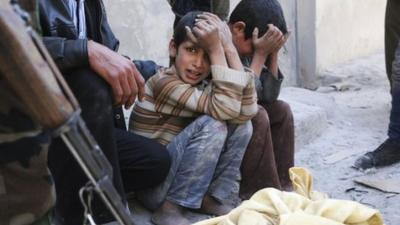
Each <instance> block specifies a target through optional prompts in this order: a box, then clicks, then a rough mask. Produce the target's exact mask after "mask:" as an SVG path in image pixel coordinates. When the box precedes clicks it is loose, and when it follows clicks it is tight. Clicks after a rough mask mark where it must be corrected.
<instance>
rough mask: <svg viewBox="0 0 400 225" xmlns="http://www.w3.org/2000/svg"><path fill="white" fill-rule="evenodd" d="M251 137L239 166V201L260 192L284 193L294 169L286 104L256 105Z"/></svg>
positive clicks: (291, 125)
mask: <svg viewBox="0 0 400 225" xmlns="http://www.w3.org/2000/svg"><path fill="white" fill-rule="evenodd" d="M252 124H253V136H252V138H251V140H250V143H249V145H248V147H247V149H246V152H245V155H244V158H243V161H242V165H241V174H242V181H241V183H240V197H241V198H242V199H248V198H250V197H251V196H252V195H253V194H254V193H255V192H257V191H258V190H260V189H262V188H266V187H273V188H277V189H286V188H287V187H288V186H289V185H290V179H289V173H288V170H289V168H290V167H292V166H293V165H294V123H293V114H292V111H291V109H290V106H289V104H287V103H286V102H283V101H280V100H277V101H275V102H274V103H272V104H269V105H259V109H258V113H257V115H256V116H255V117H254V118H253V119H252Z"/></svg>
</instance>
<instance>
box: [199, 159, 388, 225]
mask: <svg viewBox="0 0 400 225" xmlns="http://www.w3.org/2000/svg"><path fill="white" fill-rule="evenodd" d="M289 173H290V178H291V180H292V184H293V189H294V191H295V192H296V193H294V192H284V191H279V190H277V189H274V188H265V189H262V190H260V191H258V192H257V193H255V194H254V195H253V196H252V197H251V198H250V200H247V201H244V202H242V204H241V205H240V206H238V207H237V208H235V209H234V210H232V211H231V212H230V213H229V214H227V215H224V216H220V217H216V218H212V219H208V220H204V221H200V222H198V223H195V224H194V225H344V224H347V225H384V222H383V219H382V216H381V214H380V213H379V211H377V210H375V209H372V208H369V207H367V206H364V205H362V204H360V203H357V202H353V201H347V200H336V199H329V198H328V196H327V195H325V194H323V193H320V192H316V191H313V190H312V186H313V180H312V176H311V174H310V173H309V172H308V171H307V170H306V169H304V168H300V167H293V168H291V169H290V170H289Z"/></svg>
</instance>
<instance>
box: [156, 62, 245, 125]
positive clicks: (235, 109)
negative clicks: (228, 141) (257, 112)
mask: <svg viewBox="0 0 400 225" xmlns="http://www.w3.org/2000/svg"><path fill="white" fill-rule="evenodd" d="M211 73H212V79H211V82H210V83H209V84H208V85H207V86H206V87H205V88H204V89H202V88H199V87H198V86H194V87H193V86H191V85H190V84H186V83H184V82H183V81H182V80H181V79H179V78H178V77H177V76H164V77H161V78H160V79H159V80H158V81H157V82H156V83H155V86H154V89H153V91H154V100H155V110H156V112H161V113H165V114H170V115H174V116H183V117H186V116H187V117H191V116H193V114H194V113H201V114H208V115H210V116H212V117H214V118H215V119H218V120H231V119H233V118H237V117H238V116H239V115H240V112H241V108H242V98H243V91H244V89H245V88H246V86H247V85H248V83H249V82H250V80H252V76H251V75H250V74H249V73H247V72H243V71H237V70H232V69H229V68H226V67H222V66H217V65H213V66H211Z"/></svg>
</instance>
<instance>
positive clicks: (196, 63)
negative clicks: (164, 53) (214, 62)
mask: <svg viewBox="0 0 400 225" xmlns="http://www.w3.org/2000/svg"><path fill="white" fill-rule="evenodd" d="M169 51H170V56H171V57H174V58H175V68H176V72H177V74H178V76H179V77H180V78H181V79H182V80H183V82H185V83H187V84H190V85H193V86H194V85H196V84H198V83H200V82H201V81H202V80H204V79H205V78H206V77H207V76H208V75H209V74H210V60H209V58H208V55H207V53H206V52H205V51H204V50H203V49H202V48H200V47H198V46H196V44H195V43H193V42H192V41H189V40H186V41H184V42H182V43H181V44H180V45H179V47H178V49H177V48H176V44H175V42H174V41H173V40H171V42H170V46H169Z"/></svg>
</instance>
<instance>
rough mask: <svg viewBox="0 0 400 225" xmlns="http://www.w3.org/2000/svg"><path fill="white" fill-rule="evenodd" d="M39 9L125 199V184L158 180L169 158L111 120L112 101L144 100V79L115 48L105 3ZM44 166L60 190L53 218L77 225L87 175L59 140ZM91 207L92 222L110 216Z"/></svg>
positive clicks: (64, 0)
mask: <svg viewBox="0 0 400 225" xmlns="http://www.w3.org/2000/svg"><path fill="white" fill-rule="evenodd" d="M39 6H40V8H39V9H40V10H39V15H40V24H41V28H42V32H43V41H44V43H45V45H46V47H47V49H48V50H49V52H50V54H51V56H52V57H53V59H54V60H55V62H56V64H57V66H58V67H59V68H60V70H61V72H62V74H63V75H64V78H65V79H66V81H67V83H68V85H69V86H70V88H71V89H72V91H73V93H74V94H75V96H76V97H77V99H78V101H79V103H80V106H81V108H82V117H83V119H84V120H85V122H86V125H87V126H88V128H89V130H90V131H91V132H92V134H93V136H94V137H95V139H96V141H97V142H98V144H99V145H100V147H101V149H102V150H103V152H104V154H105V155H106V157H107V158H108V160H109V161H110V163H111V165H112V167H113V169H114V170H113V174H114V177H113V179H114V186H115V187H116V188H117V190H118V191H119V193H120V194H121V196H124V189H125V191H127V192H131V191H136V190H140V189H144V188H148V187H151V186H153V185H156V184H158V183H159V182H161V181H162V180H163V179H164V178H165V176H166V174H167V172H168V170H169V163H170V162H169V155H168V153H167V151H166V150H165V148H164V147H163V146H161V145H159V144H158V143H156V142H154V141H153V140H149V139H146V138H143V137H140V136H137V135H135V134H132V133H128V132H127V131H126V128H125V123H124V121H123V120H124V117H123V114H122V111H121V108H119V109H118V110H119V111H118V113H116V114H115V119H116V122H115V121H113V106H121V105H125V107H129V106H131V105H132V104H133V103H134V101H135V98H136V95H138V97H139V99H141V98H143V96H144V89H143V88H144V80H143V78H142V76H141V74H140V73H139V71H138V70H137V68H136V66H135V64H134V63H133V62H132V61H130V60H129V59H127V58H126V57H123V56H121V55H119V54H118V53H116V52H115V51H116V50H117V48H118V44H119V42H118V40H117V39H116V38H115V36H114V34H113V33H112V31H111V29H110V27H109V24H108V22H107V18H106V14H105V9H104V6H103V3H102V1H98V0H86V1H84V0H79V1H76V0H55V1H52V0H40V5H39ZM113 97H114V98H113ZM115 124H120V125H121V126H120V127H115ZM49 168H50V170H51V172H52V174H53V176H54V180H55V185H56V190H57V204H56V217H57V219H58V220H59V222H60V223H63V224H80V223H82V215H83V207H82V206H81V204H80V201H79V197H78V191H79V189H80V188H81V187H82V186H84V185H85V183H86V182H87V178H86V176H85V175H84V173H83V171H82V170H81V169H80V167H79V166H78V164H77V163H76V162H75V160H74V159H73V157H72V155H71V154H70V153H69V151H68V149H67V148H66V146H65V145H64V144H63V143H62V142H61V140H55V141H54V142H53V143H52V145H51V146H50V152H49ZM121 178H122V179H121ZM99 205H100V206H99ZM93 206H94V207H95V208H94V211H95V212H94V216H95V218H96V222H98V223H105V222H109V221H110V220H112V218H111V217H110V214H109V212H108V210H107V209H105V206H104V205H103V204H98V203H97V202H96V203H95V204H93Z"/></svg>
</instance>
